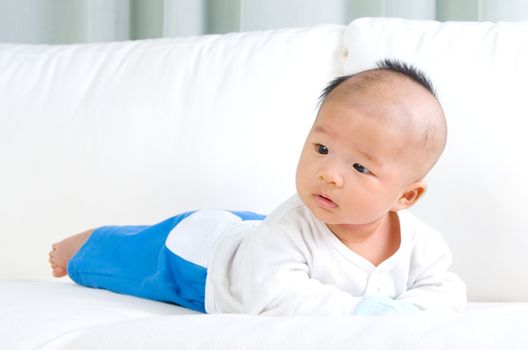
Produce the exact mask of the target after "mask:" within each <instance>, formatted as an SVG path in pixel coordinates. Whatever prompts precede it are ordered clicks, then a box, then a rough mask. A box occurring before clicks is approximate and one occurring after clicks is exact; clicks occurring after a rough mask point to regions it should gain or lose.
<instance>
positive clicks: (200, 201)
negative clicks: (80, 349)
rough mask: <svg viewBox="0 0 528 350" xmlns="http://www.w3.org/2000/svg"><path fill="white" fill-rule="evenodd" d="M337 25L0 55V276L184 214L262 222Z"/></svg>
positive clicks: (334, 47)
mask: <svg viewBox="0 0 528 350" xmlns="http://www.w3.org/2000/svg"><path fill="white" fill-rule="evenodd" d="M343 30H344V26H339V25H324V26H318V27H314V28H306V29H285V30H277V31H267V32H253V33H237V34H227V35H210V36H202V37H188V38H174V39H157V40H144V41H136V42H119V43H105V44H83V45H66V46H42V45H40V46H38V45H35V46H31V45H5V44H4V45H0V72H1V74H0V96H2V98H1V99H0V160H1V163H2V171H1V172H0V198H1V199H0V212H1V213H2V232H1V234H0V245H1V246H2V247H10V249H4V252H3V253H2V256H1V258H0V266H2V267H4V266H5V267H6V268H5V269H4V268H2V270H1V271H0V277H1V276H6V275H7V276H9V275H11V276H20V275H33V274H35V273H38V274H46V275H47V274H48V273H49V271H48V267H47V266H46V265H47V251H48V248H49V245H50V244H51V243H52V242H53V241H54V240H57V239H59V238H61V237H64V236H66V235H70V234H73V233H75V232H79V231H81V230H84V229H87V228H89V227H94V226H100V225H105V224H153V223H155V222H157V221H160V220H162V219H164V218H166V217H169V216H172V215H174V214H176V213H178V212H181V211H184V210H188V209H196V208H225V209H242V210H252V211H259V212H263V213H267V212H269V211H270V210H271V209H272V208H273V207H274V206H276V205H278V204H279V203H280V202H282V201H283V200H285V199H287V198H288V197H289V196H291V194H292V193H293V192H294V191H295V187H294V173H295V166H296V162H297V158H298V154H299V152H300V150H301V148H302V144H303V142H304V137H305V134H306V133H307V131H308V129H309V128H310V126H311V123H312V121H313V118H314V116H315V112H316V102H317V98H318V96H319V94H320V92H321V89H322V88H323V87H324V85H325V84H326V83H327V82H328V81H329V80H330V79H332V78H333V77H335V76H336V75H339V74H341V73H342V63H343V59H342V58H343V49H342V35H343Z"/></svg>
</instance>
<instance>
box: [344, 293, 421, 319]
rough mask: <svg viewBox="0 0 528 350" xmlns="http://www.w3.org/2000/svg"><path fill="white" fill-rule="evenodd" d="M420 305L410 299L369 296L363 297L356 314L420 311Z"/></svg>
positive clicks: (377, 314) (368, 314)
mask: <svg viewBox="0 0 528 350" xmlns="http://www.w3.org/2000/svg"><path fill="white" fill-rule="evenodd" d="M418 310H419V309H418V307H417V306H416V305H414V304H412V303H410V302H408V301H398V300H393V299H391V298H389V297H382V296H376V295H374V296H369V297H364V298H363V299H361V301H360V302H359V304H358V305H357V306H356V311H355V313H354V315H358V316H380V315H387V314H394V313H403V312H413V311H418Z"/></svg>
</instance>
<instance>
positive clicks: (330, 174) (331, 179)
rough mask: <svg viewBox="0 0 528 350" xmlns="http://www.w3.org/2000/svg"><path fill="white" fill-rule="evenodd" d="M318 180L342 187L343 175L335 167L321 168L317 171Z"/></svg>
mask: <svg viewBox="0 0 528 350" xmlns="http://www.w3.org/2000/svg"><path fill="white" fill-rule="evenodd" d="M319 180H321V181H324V182H326V183H328V184H330V185H334V186H336V187H342V186H343V182H344V181H343V176H342V175H341V174H340V172H339V170H338V169H336V168H325V169H322V170H321V171H320V173H319Z"/></svg>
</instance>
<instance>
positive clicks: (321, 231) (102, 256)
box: [50, 60, 466, 315]
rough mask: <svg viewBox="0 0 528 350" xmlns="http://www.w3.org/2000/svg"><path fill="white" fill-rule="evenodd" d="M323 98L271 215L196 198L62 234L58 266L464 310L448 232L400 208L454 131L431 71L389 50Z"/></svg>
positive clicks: (391, 307) (169, 281)
mask: <svg viewBox="0 0 528 350" xmlns="http://www.w3.org/2000/svg"><path fill="white" fill-rule="evenodd" d="M321 101H322V102H321V106H320V109H319V112H318V114H317V117H316V119H315V122H314V124H313V126H312V129H311V130H310V132H309V134H308V137H307V139H306V143H305V145H304V148H303V150H302V153H301V157H300V160H299V163H298V166H297V175H296V187H297V194H296V195H294V196H293V197H292V198H290V199H289V200H287V201H286V202H285V203H283V204H282V205H280V206H279V207H278V208H277V209H276V210H274V211H273V212H272V213H271V214H270V215H269V216H268V217H266V218H265V217H264V216H262V215H259V214H255V213H250V212H237V211H225V210H199V211H194V212H187V213H184V214H181V215H178V216H175V217H172V218H170V219H168V220H165V221H163V222H161V223H159V224H156V225H153V226H107V227H101V228H98V229H96V230H89V231H86V232H83V233H80V234H78V235H75V236H72V237H69V238H67V239H65V240H63V241H61V242H59V243H56V244H54V245H53V250H52V251H51V252H50V263H51V267H52V269H53V275H54V276H55V277H61V276H64V275H66V274H68V275H69V276H70V277H71V278H72V279H73V280H74V281H75V282H77V283H79V284H82V285H85V286H90V287H94V288H104V289H108V290H112V291H115V292H119V293H126V294H130V295H135V296H140V297H145V298H150V299H154V300H160V301H166V302H171V303H175V304H179V305H182V306H184V307H188V308H191V309H194V310H198V311H202V312H208V313H246V314H262V315H347V314H348V315H350V314H355V315H382V314H387V313H395V312H410V311H417V310H455V311H458V310H461V309H462V308H463V307H464V305H465V303H466V288H465V285H464V283H463V282H462V281H461V280H460V279H459V278H458V277H457V276H456V275H454V274H452V273H450V272H448V269H449V267H450V264H451V254H450V252H449V249H448V248H447V246H446V244H445V242H444V240H443V239H442V237H441V236H440V234H439V233H438V232H437V231H435V230H433V229H431V228H430V227H428V226H427V225H426V224H424V223H423V222H421V221H419V220H418V219H417V218H416V217H414V216H413V215H412V214H411V213H410V212H408V211H407V210H405V209H408V208H410V207H412V206H413V205H414V204H416V203H417V202H418V200H419V199H420V198H421V197H422V196H423V194H424V193H425V190H426V184H425V182H424V180H423V179H424V177H425V175H426V174H427V173H428V172H429V170H431V168H432V167H433V165H434V164H435V163H436V162H437V160H438V159H439V157H440V155H441V153H442V151H443V149H444V146H445V143H446V136H447V126H446V121H445V117H444V113H443V110H442V107H441V106H440V104H439V102H438V100H437V98H436V96H435V93H434V90H433V88H432V86H431V84H430V82H429V81H428V80H427V78H425V76H424V75H423V73H421V72H420V71H418V70H417V69H415V68H413V67H411V66H409V65H406V64H404V63H401V62H398V61H393V60H384V61H381V62H380V63H378V67H377V68H375V69H371V70H367V71H363V72H360V73H358V74H354V75H350V76H344V77H341V78H337V79H335V80H334V81H332V82H331V83H330V84H329V85H328V86H327V87H326V89H325V90H324V91H323V94H322V95H321Z"/></svg>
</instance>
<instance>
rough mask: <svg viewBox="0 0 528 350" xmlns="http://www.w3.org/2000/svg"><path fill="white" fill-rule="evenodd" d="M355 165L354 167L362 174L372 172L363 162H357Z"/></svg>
mask: <svg viewBox="0 0 528 350" xmlns="http://www.w3.org/2000/svg"><path fill="white" fill-rule="evenodd" d="M353 167H354V169H356V170H357V171H359V172H360V173H362V174H369V173H370V171H369V170H368V169H367V168H365V167H364V166H363V165H361V164H358V163H355V164H354V165H353Z"/></svg>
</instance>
